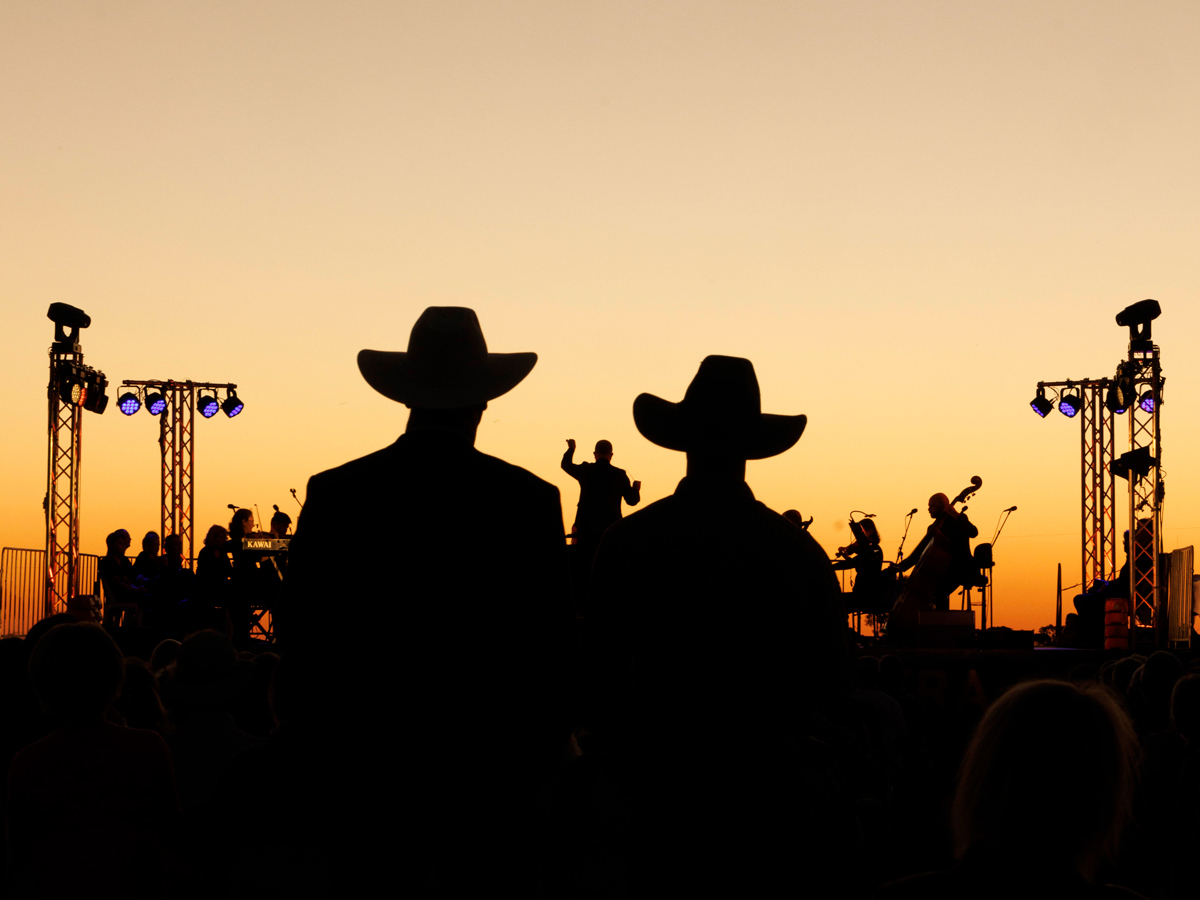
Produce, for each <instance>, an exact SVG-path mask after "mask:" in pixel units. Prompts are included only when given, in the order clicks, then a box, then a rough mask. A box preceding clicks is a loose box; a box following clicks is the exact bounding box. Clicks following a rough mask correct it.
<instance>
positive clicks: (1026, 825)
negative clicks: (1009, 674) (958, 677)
mask: <svg viewBox="0 0 1200 900" xmlns="http://www.w3.org/2000/svg"><path fill="white" fill-rule="evenodd" d="M1137 757H1138V742H1137V737H1136V735H1135V734H1134V731H1133V726H1132V725H1131V724H1130V721H1129V717H1128V716H1127V715H1126V714H1125V712H1124V710H1122V709H1121V707H1120V705H1119V704H1118V703H1117V701H1116V700H1115V699H1114V697H1113V696H1112V695H1111V694H1110V693H1109V692H1108V691H1106V690H1105V689H1104V688H1102V687H1100V686H1099V685H1091V684H1070V683H1067V682H1065V681H1031V682H1026V683H1025V684H1019V685H1017V686H1016V687H1014V688H1012V689H1011V690H1010V691H1008V692H1007V693H1006V694H1004V695H1003V696H1002V697H1000V699H999V700H997V701H996V702H995V703H994V704H992V706H991V708H990V709H989V710H988V711H987V714H986V715H984V717H983V720H982V721H981V722H980V723H979V727H978V729H977V730H976V732H975V735H974V737H973V738H972V740H971V744H970V746H969V747H968V748H967V752H966V756H965V757H964V759H963V764H962V768H961V769H960V771H959V780H958V791H957V793H956V795H955V798H954V808H953V813H952V820H953V827H954V849H955V855H956V856H959V857H963V856H966V855H967V854H968V852H970V853H971V854H972V855H975V854H983V855H985V856H987V857H988V858H990V859H991V860H992V861H1003V862H1004V864H1005V865H1006V866H1017V867H1035V868H1041V867H1043V866H1047V867H1056V861H1061V862H1058V864H1059V865H1061V864H1062V863H1068V864H1071V863H1073V865H1074V868H1075V869H1076V870H1077V871H1078V872H1079V873H1080V874H1081V875H1084V876H1085V877H1086V876H1089V875H1091V874H1092V872H1093V871H1094V869H1095V866H1096V865H1097V864H1098V863H1099V862H1100V860H1101V859H1102V858H1103V856H1104V855H1106V854H1109V855H1111V854H1112V853H1114V852H1115V850H1116V846H1117V843H1118V841H1119V840H1120V837H1121V832H1122V831H1123V830H1124V827H1125V825H1126V823H1127V822H1128V821H1129V818H1130V815H1131V811H1132V803H1133V790H1134V781H1135V778H1136V767H1137ZM1031 864H1032V865H1031Z"/></svg>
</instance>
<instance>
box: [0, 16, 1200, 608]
mask: <svg viewBox="0 0 1200 900" xmlns="http://www.w3.org/2000/svg"><path fill="white" fill-rule="evenodd" d="M1198 46H1200V4H1196V3H1190V2H1154V0H1139V2H1099V0H1088V2H1054V0H1051V2H1045V0H1039V2H1014V0H1005V2H977V3H968V2H917V0H913V2H820V3H817V2H779V3H776V2H746V0H740V2H697V0H691V2H670V3H664V2H620V3H616V2H573V3H562V2H503V3H501V2H491V3H483V2H478V3H455V2H428V3H403V2H386V3H385V2H341V3H335V2H300V0H289V2H253V0H250V2H237V3H233V2H217V0H204V2H169V0H168V2H139V0H97V2H77V0H74V2H51V0H9V2H7V3H5V4H3V5H2V6H0V78H2V79H3V85H4V90H3V91H0V123H2V125H0V209H2V210H3V215H2V216H0V334H2V335H3V346H2V350H3V352H0V400H2V402H3V408H4V419H3V426H2V428H3V431H2V432H0V433H2V435H3V441H2V444H0V545H2V546H13V547H33V548H38V547H41V546H42V545H43V540H44V538H43V529H44V525H43V517H42V497H43V494H44V492H45V465H46V395H45V386H46V379H47V356H46V351H47V349H48V347H49V344H50V342H51V339H52V337H53V325H52V324H51V323H50V322H49V320H48V319H46V317H45V315H46V309H47V307H48V306H49V305H50V304H51V303H53V302H64V303H70V304H72V305H75V306H79V307H81V308H83V309H84V310H86V311H87V312H88V313H89V314H90V315H91V317H92V327H91V328H90V329H88V330H86V331H85V332H83V336H82V337H83V349H84V353H85V356H86V362H87V363H88V364H90V365H92V366H95V367H96V368H99V369H102V370H103V371H104V372H105V373H106V374H107V376H108V378H109V382H110V389H109V393H110V395H111V396H112V398H113V402H112V404H111V405H110V407H109V410H108V412H107V413H105V414H104V415H103V416H95V415H91V414H86V416H85V423H84V463H83V499H82V547H81V549H82V550H83V551H85V552H90V553H102V552H103V547H104V535H105V534H107V533H108V532H110V531H112V530H114V529H116V528H126V529H128V530H129V531H130V532H131V533H133V535H134V539H135V541H136V540H138V539H139V538H140V535H141V534H142V533H144V532H145V531H147V530H155V529H157V527H158V497H159V487H158V484H159V462H158V445H157V422H156V421H155V420H154V419H153V418H152V417H151V416H149V415H148V414H147V413H146V412H145V411H143V412H141V413H139V414H137V415H136V416H134V417H132V418H126V417H124V416H122V415H120V413H119V412H117V410H116V405H115V399H116V395H117V394H118V393H119V389H118V388H117V387H116V385H117V384H118V383H119V382H120V381H121V380H122V379H150V378H163V379H166V378H173V379H177V380H183V379H192V380H195V381H219V382H234V383H236V384H237V385H238V388H239V394H240V395H241V397H242V399H243V400H244V401H245V403H246V409H245V412H244V413H243V414H242V415H241V416H240V417H238V418H236V419H232V420H230V419H226V418H225V417H224V416H218V417H216V418H215V419H213V420H210V421H201V422H199V423H198V425H197V438H196V502H197V512H196V517H195V522H196V531H197V536H198V537H199V536H200V535H202V534H203V531H204V530H205V529H206V528H207V526H208V525H210V524H213V523H226V522H228V519H229V510H227V509H226V504H228V503H235V504H238V505H244V506H251V505H253V504H258V507H259V509H260V510H261V511H262V512H263V514H264V517H266V516H269V511H270V507H271V504H273V503H275V504H278V505H279V506H280V508H281V509H284V510H286V511H288V512H290V513H292V514H293V516H294V515H295V514H296V513H297V512H298V507H297V506H296V504H295V503H294V501H293V500H292V497H291V495H290V494H289V493H288V489H289V488H293V487H294V488H296V489H297V491H298V493H299V494H300V497H301V498H302V499H303V496H304V486H305V483H306V480H307V478H308V477H309V476H310V475H311V474H313V473H315V472H318V471H320V470H322V469H325V468H328V467H330V466H333V465H337V464H339V463H341V462H344V461H346V460H349V459H351V458H354V457H356V456H361V455H363V454H365V453H368V452H370V451H372V450H375V449H378V448H379V447H382V446H384V445H386V444H388V443H390V442H391V441H392V440H394V439H395V437H396V435H397V434H399V433H400V432H401V431H402V430H403V427H404V421H405V417H406V414H407V411H406V410H405V409H404V408H403V407H402V406H399V405H397V404H395V403H392V402H391V401H389V400H387V399H385V398H384V397H382V396H380V395H379V394H376V393H375V392H374V391H373V390H372V389H371V388H370V387H369V386H368V385H367V384H366V383H365V382H364V381H363V380H362V378H361V377H360V375H359V374H358V371H357V368H356V365H355V356H356V354H357V352H358V351H359V350H360V349H362V348H364V347H368V348H373V349H380V350H403V349H405V347H406V345H407V342H408V333H409V330H410V328H411V326H412V324H413V322H414V321H415V320H416V318H417V316H418V315H419V314H420V312H421V311H422V310H423V309H424V308H425V307H427V306H431V305H457V306H470V307H473V308H474V309H475V310H477V311H478V314H479V318H480V321H481V322H482V325H483V328H484V331H485V334H486V336H487V340H488V343H489V346H490V348H491V349H493V350H496V351H527V350H532V351H536V352H537V353H538V355H539V362H538V364H537V366H536V367H535V368H534V370H533V372H532V374H531V375H530V376H529V377H528V378H527V379H526V380H525V382H523V383H522V384H521V385H520V386H519V387H518V388H517V389H515V390H514V391H513V392H511V393H510V394H508V395H506V396H504V397H501V398H499V399H498V400H496V401H494V402H493V403H492V404H491V406H490V407H489V409H488V410H487V412H486V413H485V415H484V421H483V425H482V426H481V428H480V434H479V442H478V446H479V447H480V449H482V450H483V451H485V452H487V453H492V454H494V455H497V456H500V457H502V458H504V459H506V460H509V461H511V462H514V463H516V464H518V465H521V466H524V467H525V468H528V469H529V470H531V471H533V472H534V473H536V474H538V475H540V476H541V477H543V478H545V479H547V480H548V481H551V482H553V483H554V484H556V485H558V486H559V488H560V489H561V490H562V496H563V505H564V513H565V515H566V523H565V524H566V525H569V524H570V522H571V521H572V519H573V512H574V505H575V502H576V500H577V499H578V492H577V488H576V486H575V483H574V482H573V481H572V480H571V479H570V478H569V477H567V476H566V475H565V474H564V473H563V472H561V471H560V470H559V468H558V460H559V458H560V456H561V454H562V451H563V449H564V448H565V439H566V438H575V439H576V440H577V441H578V442H579V444H580V446H581V449H582V450H584V451H585V452H584V453H582V454H581V455H580V456H579V457H578V458H583V459H588V458H590V455H589V454H588V453H586V451H587V450H588V449H590V447H591V445H592V444H593V443H594V442H595V441H596V440H597V439H599V438H608V439H609V440H611V441H612V442H613V444H614V446H615V450H616V455H615V458H614V463H615V464H616V465H619V466H622V467H623V468H625V469H627V470H628V471H629V473H630V475H631V477H633V478H637V479H641V481H642V483H643V497H644V500H643V503H645V502H649V501H653V500H655V499H658V498H660V497H663V496H665V495H667V494H669V493H671V491H673V490H674V487H675V485H676V483H677V481H678V480H679V478H680V477H681V476H682V474H683V471H684V457H683V455H682V454H679V453H673V452H671V451H668V450H664V449H661V448H659V447H656V446H654V445H652V444H650V443H649V442H648V441H646V440H645V439H644V438H642V437H641V436H640V435H639V434H638V432H637V430H636V429H635V427H634V425H633V419H632V414H631V406H632V402H633V399H634V397H635V396H637V394H639V393H640V392H642V391H649V392H651V393H655V394H658V395H659V396H662V397H665V398H667V399H670V400H678V399H680V398H682V396H683V392H684V390H685V389H686V387H687V384H688V382H689V381H690V380H691V378H692V376H693V375H694V374H695V372H696V368H697V366H698V365H699V363H700V360H701V359H702V358H703V357H704V356H706V355H708V354H713V353H720V354H728V355H734V356H745V357H748V358H749V359H751V360H753V362H754V364H755V367H756V369H757V372H758V376H759V380H760V383H761V386H762V396H763V409H764V411H766V412H776V413H785V414H794V413H805V414H807V415H808V419H809V423H808V430H807V431H806V433H805V435H804V437H803V438H802V439H801V441H800V443H799V444H798V445H797V446H796V447H795V448H793V449H792V450H790V451H789V452H787V453H785V454H783V455H782V456H779V457H776V458H774V459H770V460H766V461H762V462H752V463H750V464H749V467H748V474H747V480H748V481H749V483H750V485H751V487H752V488H753V489H754V491H755V494H756V495H757V497H758V498H759V499H760V500H762V501H763V502H765V503H766V504H767V505H768V506H771V507H772V508H774V509H777V510H780V511H782V510H784V509H787V508H789V507H795V508H797V509H799V510H800V511H801V512H802V513H803V515H804V516H805V517H807V516H810V515H811V516H813V517H814V518H815V522H814V524H813V526H812V533H813V534H814V535H815V536H816V537H817V539H818V540H819V541H821V543H822V544H823V546H824V547H825V549H826V550H827V551H829V553H830V554H832V553H833V551H834V550H835V549H836V548H837V547H838V546H839V545H840V544H845V543H848V542H849V540H850V539H851V538H850V535H849V532H848V529H847V528H846V524H845V523H846V519H847V516H848V513H849V512H850V510H852V509H860V510H865V511H867V512H873V513H876V514H877V516H878V518H877V520H876V521H877V522H878V524H879V528H880V531H881V532H882V535H883V538H884V551H885V555H886V556H887V557H888V558H892V557H894V555H895V552H896V546H897V543H898V541H899V538H900V534H901V531H902V527H903V516H904V514H905V513H907V512H908V510H909V509H911V508H912V507H914V506H916V507H920V509H921V512H920V513H919V514H918V515H917V517H916V518H915V519H914V524H913V531H912V533H911V534H910V536H909V540H908V543H907V547H908V548H909V549H911V548H912V547H913V546H914V545H915V543H916V541H917V539H918V538H919V537H920V535H921V533H922V532H923V531H924V528H925V526H926V525H927V524H928V521H929V519H928V517H927V515H926V514H925V512H924V507H925V503H926V500H927V498H928V497H929V495H930V494H931V493H934V492H937V491H943V492H945V493H947V494H950V495H953V494H955V493H957V492H958V491H959V490H960V489H961V488H962V487H963V486H965V485H966V484H967V483H968V481H969V480H970V477H971V476H972V475H979V476H981V477H982V478H983V482H984V484H983V489H982V490H981V491H980V492H979V493H978V495H977V496H976V498H975V499H974V500H973V501H972V502H971V503H970V511H969V515H970V516H971V517H972V519H973V520H974V521H975V523H976V524H977V525H978V526H979V529H980V532H981V533H982V534H981V539H987V538H990V537H991V534H992V531H993V529H994V528H995V525H996V521H997V519H998V516H999V514H1000V510H1002V509H1003V508H1005V507H1008V506H1011V505H1014V504H1015V505H1017V506H1018V511H1017V512H1016V513H1014V514H1013V516H1012V519H1011V521H1010V523H1009V525H1008V526H1007V528H1006V530H1005V532H1004V534H1003V536H1002V538H1001V539H1000V541H999V544H998V545H997V548H996V559H997V567H996V571H995V575H996V592H995V600H996V624H1004V625H1009V626H1012V627H1017V628H1035V627H1038V626H1040V625H1044V624H1047V623H1049V622H1051V621H1053V618H1054V586H1055V566H1056V564H1057V563H1060V562H1061V563H1062V564H1063V568H1064V581H1065V582H1066V583H1067V584H1072V583H1074V582H1076V581H1078V580H1079V570H1080V550H1079V543H1080V540H1079V533H1080V497H1079V493H1080V489H1079V483H1080V451H1079V427H1078V424H1077V420H1076V421H1068V420H1067V419H1065V418H1064V417H1063V416H1061V415H1059V414H1058V413H1057V412H1054V413H1052V414H1051V416H1050V417H1048V418H1047V419H1046V420H1044V421H1043V420H1040V419H1038V418H1037V417H1036V416H1035V415H1034V414H1033V413H1032V412H1031V411H1030V409H1029V405H1028V404H1029V400H1030V399H1031V398H1032V397H1033V394H1034V388H1035V385H1036V383H1037V381H1038V380H1040V379H1041V380H1061V379H1066V378H1068V377H1071V378H1083V377H1093V378H1100V377H1104V376H1109V375H1111V374H1112V373H1113V370H1114V369H1115V366H1116V363H1117V362H1118V360H1119V359H1121V358H1123V357H1124V355H1125V351H1126V344H1127V332H1126V331H1125V329H1122V328H1118V327H1117V326H1116V325H1115V323H1114V316H1115V315H1116V313H1117V312H1119V311H1120V310H1121V309H1122V308H1123V307H1125V306H1127V305H1128V304H1130V303H1133V302H1135V301H1138V300H1141V299H1144V298H1147V297H1153V298H1156V299H1157V300H1158V301H1159V302H1160V303H1161V304H1162V308H1163V315H1162V318H1161V319H1159V320H1158V321H1157V322H1155V324H1154V338H1155V341H1156V343H1158V344H1159V346H1160V347H1161V348H1162V361H1163V372H1164V374H1165V376H1166V379H1167V384H1166V391H1165V404H1164V410H1163V450H1164V473H1165V474H1164V480H1165V483H1166V487H1167V495H1166V505H1165V510H1166V512H1165V533H1164V546H1165V547H1166V548H1167V549H1171V548H1173V547H1177V546H1187V545H1190V544H1192V543H1194V542H1197V541H1198V540H1200V473H1198V472H1197V471H1196V469H1195V467H1194V466H1193V462H1194V461H1196V460H1197V453H1196V449H1195V448H1196V447H1197V446H1198V444H1200V401H1198V399H1197V390H1196V389H1197V387H1200V358H1198V356H1200V355H1198V354H1197V353H1196V350H1195V348H1196V346H1197V338H1198V337H1200V303H1198V300H1200V252H1198V250H1200V166H1198V165H1197V158H1198V156H1200V53H1197V47H1198ZM1122 424H1124V421H1123V420H1122ZM1121 440H1122V441H1123V440H1124V437H1123V436H1122V438H1121ZM1121 449H1124V447H1123V446H1122V445H1121V444H1119V446H1118V452H1120V450H1121ZM1121 486H1122V487H1124V482H1122V483H1121ZM1126 509H1127V507H1126V505H1125V503H1124V498H1122V499H1121V501H1120V502H1119V510H1120V515H1121V517H1122V518H1120V519H1119V520H1118V521H1123V520H1124V519H1123V517H1124V516H1125V515H1127V513H1126ZM471 517H472V511H471V510H469V509H464V510H463V511H462V521H463V533H464V535H469V533H470V531H471ZM347 537H348V541H349V542H350V544H349V545H348V547H347V552H348V553H353V554H355V556H356V557H359V558H361V554H362V553H363V551H365V550H371V551H372V555H377V556H379V557H380V558H384V557H385V556H386V549H387V548H375V545H374V543H373V541H374V537H373V536H372V535H371V534H368V533H361V534H359V533H356V532H355V529H354V525H353V523H350V524H349V527H348V534H347ZM466 539H469V538H468V537H464V540H466ZM376 549H377V550H378V553H376V552H375V550H376ZM1068 605H1069V598H1068Z"/></svg>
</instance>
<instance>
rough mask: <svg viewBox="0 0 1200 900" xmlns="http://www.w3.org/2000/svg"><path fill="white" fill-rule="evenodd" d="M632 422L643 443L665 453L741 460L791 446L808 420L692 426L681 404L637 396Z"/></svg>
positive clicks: (766, 418)
mask: <svg viewBox="0 0 1200 900" xmlns="http://www.w3.org/2000/svg"><path fill="white" fill-rule="evenodd" d="M633 422H634V424H635V425H636V426H637V430H638V431H640V432H641V433H642V436H643V437H644V438H646V440H648V441H650V442H651V443H654V444H658V446H660V447H666V448H667V449H668V450H678V451H680V452H681V453H688V452H691V451H695V450H699V449H701V448H703V449H704V450H705V451H708V452H711V453H714V454H721V455H729V456H736V457H740V458H741V459H767V458H768V457H771V456H778V455H779V454H780V453H783V452H784V451H785V450H788V449H790V448H791V447H793V446H795V444H796V442H797V441H798V440H800V435H802V434H803V433H804V427H805V426H806V425H807V424H808V416H804V415H800V416H776V415H770V414H768V413H760V414H758V415H757V416H753V417H751V418H749V419H747V420H746V421H744V422H739V423H737V424H730V423H728V422H721V421H718V420H715V419H710V420H706V421H704V422H696V421H695V420H694V417H693V416H691V415H689V414H688V413H687V411H686V410H685V409H684V408H683V405H682V404H680V403H672V402H671V401H670V400H664V399H662V398H661V397H656V396H654V395H653V394H640V395H638V398H637V399H636V400H634V401H633Z"/></svg>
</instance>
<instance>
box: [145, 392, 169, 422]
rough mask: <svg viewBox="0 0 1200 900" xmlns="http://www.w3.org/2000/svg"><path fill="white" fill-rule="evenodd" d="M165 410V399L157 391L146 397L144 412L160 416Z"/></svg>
mask: <svg viewBox="0 0 1200 900" xmlns="http://www.w3.org/2000/svg"><path fill="white" fill-rule="evenodd" d="M166 408H167V398H166V397H164V396H163V395H162V394H160V393H159V392H158V391H151V392H150V393H149V394H147V395H146V411H147V412H149V413H150V415H152V416H161V415H162V412H163V410H164V409H166Z"/></svg>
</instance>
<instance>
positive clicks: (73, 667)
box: [29, 622, 125, 724]
mask: <svg viewBox="0 0 1200 900" xmlns="http://www.w3.org/2000/svg"><path fill="white" fill-rule="evenodd" d="M29 678H30V681H31V682H32V684H33V690H34V693H35V694H36V695H37V698H38V700H39V701H41V704H42V707H43V708H44V709H45V710H46V712H48V713H50V715H52V716H54V717H55V718H56V719H58V720H60V721H62V722H64V723H66V724H87V723H91V722H99V721H100V720H101V719H102V718H103V716H104V710H105V708H106V707H107V706H108V705H109V704H110V703H112V702H113V700H115V699H116V698H117V696H118V695H119V694H120V693H121V685H122V684H123V683H124V680H125V658H124V656H122V654H121V650H120V648H119V647H117V644H116V642H115V641H114V640H113V639H112V638H111V637H109V636H108V633H107V632H106V631H105V630H104V629H103V628H101V627H100V626H98V625H93V624H91V623H90V622H75V623H72V624H66V625H57V626H55V627H54V628H52V629H50V631H48V632H47V633H46V634H45V635H44V636H43V637H42V639H41V640H39V641H38V642H37V646H36V647H34V648H33V654H32V656H31V657H30V659H29Z"/></svg>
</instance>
